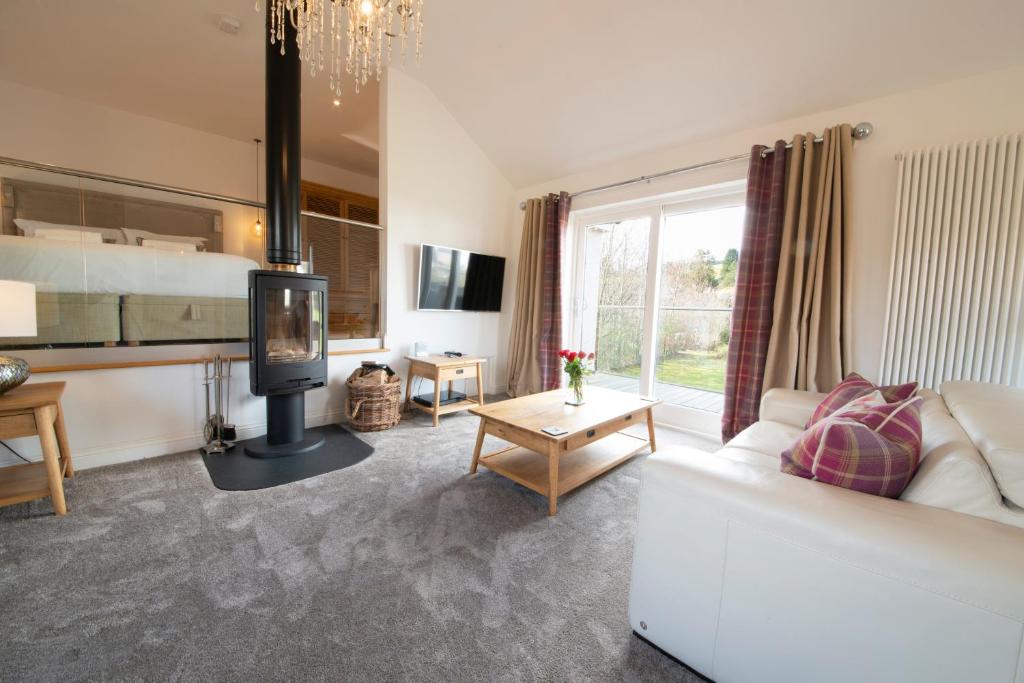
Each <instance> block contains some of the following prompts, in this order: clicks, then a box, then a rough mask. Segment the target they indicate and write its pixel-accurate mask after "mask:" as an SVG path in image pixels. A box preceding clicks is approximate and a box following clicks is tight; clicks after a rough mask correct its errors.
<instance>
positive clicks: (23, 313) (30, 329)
mask: <svg viewBox="0 0 1024 683" xmlns="http://www.w3.org/2000/svg"><path fill="white" fill-rule="evenodd" d="M36 334H37V331H36V286H35V285H34V284H32V283H31V282H17V281H15V280H0V337H34V336H36ZM30 374H31V370H30V369H29V367H28V363H26V362H25V361H24V360H22V359H21V358H14V357H12V356H4V355H0V394H5V393H7V392H8V391H10V390H11V389H13V388H14V387H16V386H18V385H19V384H21V383H23V382H24V381H25V380H27V379H28V376H29V375H30Z"/></svg>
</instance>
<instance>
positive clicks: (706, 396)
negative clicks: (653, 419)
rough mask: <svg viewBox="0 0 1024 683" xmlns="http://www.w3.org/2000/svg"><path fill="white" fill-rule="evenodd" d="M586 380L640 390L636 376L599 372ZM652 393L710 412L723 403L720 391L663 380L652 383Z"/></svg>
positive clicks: (611, 386) (633, 390) (603, 385)
mask: <svg viewBox="0 0 1024 683" xmlns="http://www.w3.org/2000/svg"><path fill="white" fill-rule="evenodd" d="M588 382H589V383H590V384H593V385H594V386H598V387H604V388H605V389H615V390H617V391H626V392H630V393H639V391H640V380H639V379H637V378H636V377H622V376H620V375H612V374H609V373H606V372H599V373H597V374H595V375H592V376H591V377H590V378H589V380H588ZM654 395H655V397H656V398H660V399H661V400H662V401H664V402H665V403H672V404H674V405H679V406H684V407H686V408H694V409H696V410H706V411H708V412H711V413H721V412H722V407H723V406H724V404H725V400H724V397H723V396H722V394H720V393H717V392H714V391H704V390H703V389H693V388H691V387H681V386H677V385H675V384H666V383H664V382H655V383H654Z"/></svg>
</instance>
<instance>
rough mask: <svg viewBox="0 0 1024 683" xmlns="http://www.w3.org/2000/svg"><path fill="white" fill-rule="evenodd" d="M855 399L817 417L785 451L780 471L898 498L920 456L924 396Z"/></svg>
mask: <svg viewBox="0 0 1024 683" xmlns="http://www.w3.org/2000/svg"><path fill="white" fill-rule="evenodd" d="M882 400H883V397H882V396H881V395H880V394H877V393H876V394H872V395H868V396H863V397H861V398H859V399H855V400H854V401H853V402H852V403H850V404H849V405H848V406H845V407H844V408H842V409H841V410H839V411H838V412H836V413H835V414H833V415H831V416H829V417H827V418H825V419H824V420H821V421H820V422H818V423H816V424H815V425H814V426H812V427H811V428H810V429H808V430H807V431H806V432H804V433H803V434H801V435H800V436H799V437H798V438H797V440H796V441H795V442H794V443H793V445H792V446H790V447H789V448H788V449H787V450H785V451H783V452H782V468H781V469H782V471H783V472H785V473H787V474H794V475H796V476H798V477H804V478H805V479H815V480H817V481H823V482H825V483H826V484H832V485H833V486H840V487H842V488H845V489H853V490H854V491H860V492H862V493H871V494H874V495H876V496H885V497H886V498H897V497H899V495H900V494H901V493H903V489H905V488H906V487H907V484H909V483H910V480H911V479H912V478H913V477H914V473H915V472H916V471H917V465H918V462H919V461H920V458H921V402H922V399H921V398H920V397H917V398H912V399H910V400H907V401H903V402H902V403H883V402H882Z"/></svg>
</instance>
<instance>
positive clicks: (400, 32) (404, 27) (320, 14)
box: [256, 0, 423, 97]
mask: <svg viewBox="0 0 1024 683" xmlns="http://www.w3.org/2000/svg"><path fill="white" fill-rule="evenodd" d="M267 2H269V3H270V5H269V10H270V21H269V31H270V44H271V45H276V44H278V43H280V45H281V54H284V51H285V39H284V36H285V31H284V27H285V24H284V22H286V21H289V22H291V24H292V26H294V27H295V31H296V40H295V42H296V46H297V48H298V50H299V58H300V59H301V60H302V61H303V62H306V63H307V64H308V65H309V74H310V75H311V76H315V75H316V74H317V72H320V71H323V70H324V68H325V66H326V65H327V64H328V63H329V64H330V74H331V82H330V86H331V90H332V91H333V92H334V94H335V95H336V96H338V97H340V96H341V81H342V61H343V60H344V63H345V65H344V73H346V74H349V75H350V76H352V77H353V78H354V79H355V84H356V92H357V93H358V92H359V89H360V87H361V86H364V85H366V83H367V81H368V80H369V79H370V76H371V75H374V76H376V78H377V80H378V81H379V80H380V77H381V73H382V71H383V68H384V66H385V65H386V63H387V62H388V61H389V60H390V59H391V41H392V39H394V38H397V39H398V40H399V41H400V42H401V49H402V62H403V63H404V62H405V52H406V43H407V40H409V39H410V37H411V36H412V40H415V43H416V64H417V65H419V63H420V54H421V51H422V47H423V0H267ZM261 4H262V3H261V0H256V10H257V11H261ZM413 34H415V35H413ZM343 36H344V37H346V38H347V44H346V46H345V47H344V48H343V47H342V37H343Z"/></svg>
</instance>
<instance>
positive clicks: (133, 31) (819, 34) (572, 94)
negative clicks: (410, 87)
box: [0, 0, 1024, 186]
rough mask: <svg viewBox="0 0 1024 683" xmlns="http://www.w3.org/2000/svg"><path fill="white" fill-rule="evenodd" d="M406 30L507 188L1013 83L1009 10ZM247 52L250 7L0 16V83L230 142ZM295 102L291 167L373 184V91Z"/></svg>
mask: <svg viewBox="0 0 1024 683" xmlns="http://www.w3.org/2000/svg"><path fill="white" fill-rule="evenodd" d="M222 13H226V14H230V15H234V16H237V17H238V18H240V19H241V20H242V27H241V29H240V30H239V32H238V33H237V34H236V35H233V36H232V35H227V34H225V33H223V32H221V31H219V30H218V29H217V27H216V23H217V18H218V16H219V15H220V14H222ZM425 24H426V31H425V46H424V59H423V64H422V66H421V67H420V68H415V67H412V66H410V67H407V69H406V70H407V71H408V72H409V73H411V74H412V75H413V76H414V77H415V78H418V79H420V80H421V81H423V82H424V83H425V84H426V85H427V86H428V87H430V88H431V90H433V91H434V93H435V94H436V95H437V96H438V98H439V99H440V100H441V101H442V102H443V103H444V104H445V106H447V107H448V109H449V110H450V111H451V113H452V114H453V115H454V116H455V118H456V119H457V120H458V121H459V122H460V123H461V124H462V126H463V127H464V128H465V129H466V130H467V131H468V132H469V134H470V135H471V136H472V137H473V138H474V139H475V140H476V141H477V143H478V144H479V145H480V146H481V148H482V149H483V150H484V152H485V153H486V154H487V155H488V156H489V157H490V158H491V159H492V160H493V161H494V162H495V164H496V165H497V166H498V167H499V168H500V169H501V170H502V172H503V173H505V175H506V176H507V177H508V178H509V179H510V180H511V181H512V182H513V183H514V184H515V185H517V186H522V185H527V184H531V183H534V182H539V181H542V180H546V179H550V178H554V177H559V176H562V175H566V174H569V173H572V172H576V171H580V170H584V169H586V168H588V167H592V166H594V165H596V164H599V163H602V162H606V161H611V160H614V159H618V158H622V157H626V156H630V155H634V154H638V153H641V152H644V151H646V150H649V149H654V148H658V147H664V146H667V145H674V144H682V143H686V142H688V141H692V140H695V139H699V138H701V137H705V136H710V135H715V134H719V133H724V132H728V131H731V130H736V129H740V128H745V127H750V126H756V125H758V124H763V123H767V122H771V121H775V120H779V119H784V118H788V117H792V116H798V115H801V114H806V113H811V112H814V111H819V110H823V109H829V108H833V107H838V106H842V105H845V104H849V103H853V102H856V101H860V100H864V99H870V98H873V97H879V96H884V95H886V94H890V93H894V92H899V91H903V90H908V89H911V88H914V87H919V86H924V85H928V84H931V83H937V82H941V81H948V80H952V79H955V78H959V77H963V76H968V75H971V74H975V73H980V72H983V71H989V70H994V69H997V68H1001V67H1005V66H1010V65H1014V64H1021V63H1024V40H1021V35H1022V34H1024V2H1021V1H1020V0H975V1H973V2H970V3H967V2H960V1H957V0H941V1H940V0H899V1H893V0H857V1H856V2H850V1H849V0H843V1H842V2H838V1H836V0H817V1H812V0H775V1H774V2H756V1H753V0H717V1H715V2H710V1H708V0H516V1H515V2H498V1H492V0H486V1H483V0H478V1H476V2H467V1H466V0H426V9H425ZM263 39H264V33H263V25H262V20H261V19H260V17H259V15H258V14H256V12H255V11H254V10H253V0H175V1H174V2H155V1H147V2H140V1H138V0H89V2H82V1H81V0H4V1H3V2H2V3H0V79H8V80H14V81H17V82H21V83H25V84H28V85H32V86H34V87H38V88H42V89H46V90H53V91H56V92H60V93H64V94H67V95H71V96H74V97H79V98H83V99H87V100H92V101H96V102H100V103H102V104H106V105H109V106H113V107H117V108H120V109H126V110H129V111H135V112H138V113H142V114H146V115H150V116H155V117H158V118H162V119H166V120H171V121H175V122H177V123H181V124H184V125H188V126H192V127H195V128H200V129H204V130H208V131H211V132H216V133H220V134H223V135H228V136H231V137H235V138H238V139H250V138H252V137H256V136H259V135H260V134H261V132H262V116H263V82H262V70H263V69H262V40H263ZM1022 86H1024V84H1022ZM303 91H304V95H303V110H304V121H303V126H304V130H303V133H304V148H305V149H304V151H305V154H306V155H307V156H308V157H310V158H314V159H319V160H322V161H325V162H328V163H335V164H337V165H341V166H344V167H346V168H350V169H352V170H361V171H362V172H364V173H376V153H375V152H374V150H373V147H374V146H375V145H376V143H377V138H378V131H377V120H378V119H377V93H376V89H375V88H371V89H370V91H368V92H365V93H363V94H361V95H358V96H357V95H354V94H353V93H352V92H351V90H350V89H349V90H347V91H346V95H345V96H344V97H343V104H342V106H341V107H334V106H333V105H332V103H331V99H332V98H331V96H330V94H329V93H328V89H327V84H326V82H325V78H324V77H323V76H322V75H321V76H319V77H317V78H316V79H310V78H309V77H308V75H307V76H305V82H304V85H303Z"/></svg>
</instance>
